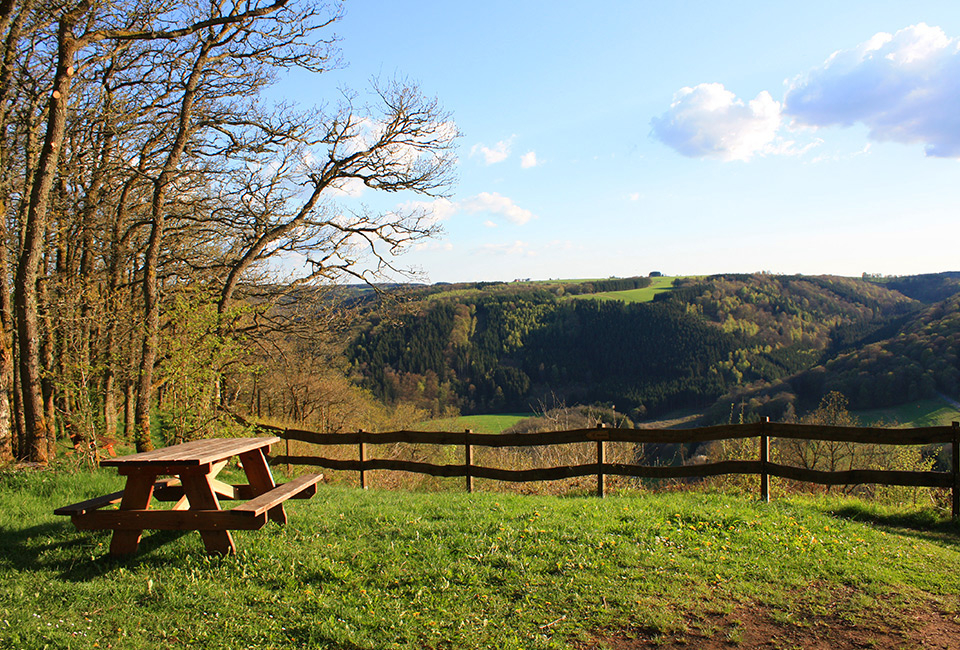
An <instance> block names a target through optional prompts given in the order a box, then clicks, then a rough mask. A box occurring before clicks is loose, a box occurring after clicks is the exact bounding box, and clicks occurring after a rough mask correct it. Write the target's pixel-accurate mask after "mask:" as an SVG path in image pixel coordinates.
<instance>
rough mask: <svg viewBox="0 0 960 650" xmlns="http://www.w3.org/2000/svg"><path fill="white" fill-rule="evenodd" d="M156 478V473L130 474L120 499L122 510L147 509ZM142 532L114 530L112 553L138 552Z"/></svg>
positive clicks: (111, 542) (134, 529) (93, 513)
mask: <svg viewBox="0 0 960 650" xmlns="http://www.w3.org/2000/svg"><path fill="white" fill-rule="evenodd" d="M156 479H157V475H156V474H154V473H144V474H135V475H131V476H128V477H127V484H126V486H125V487H124V488H123V498H122V499H121V500H120V510H146V509H147V507H149V505H150V498H151V497H152V496H153V486H154V484H155V482H156ZM95 514H99V513H97V512H92V513H90V515H95ZM103 514H107V513H103ZM142 534H143V529H142V528H131V529H128V530H114V531H113V536H112V537H111V538H110V555H130V554H132V553H136V552H137V546H139V545H140V536H141V535H142Z"/></svg>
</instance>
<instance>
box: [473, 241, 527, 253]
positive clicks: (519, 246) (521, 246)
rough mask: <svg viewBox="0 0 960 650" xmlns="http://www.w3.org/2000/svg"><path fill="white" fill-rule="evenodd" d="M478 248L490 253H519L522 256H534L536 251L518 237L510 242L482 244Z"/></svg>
mask: <svg viewBox="0 0 960 650" xmlns="http://www.w3.org/2000/svg"><path fill="white" fill-rule="evenodd" d="M480 250H481V251H483V252H484V253H490V254H492V255H513V256H517V255H519V256H523V257H536V255H537V253H536V251H532V250H530V247H529V244H527V242H522V241H520V240H519V239H518V240H517V241H515V242H513V243H512V244H484V245H483V246H481V247H480Z"/></svg>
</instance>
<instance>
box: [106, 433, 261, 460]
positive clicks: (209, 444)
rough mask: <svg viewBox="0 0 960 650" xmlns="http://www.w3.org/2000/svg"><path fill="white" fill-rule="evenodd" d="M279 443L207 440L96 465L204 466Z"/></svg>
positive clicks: (250, 439) (255, 440) (255, 439)
mask: <svg viewBox="0 0 960 650" xmlns="http://www.w3.org/2000/svg"><path fill="white" fill-rule="evenodd" d="M277 442H280V438H278V437H276V436H266V437H260V438H209V439H205V440H194V441H192V442H186V443H183V444H182V445H174V446H172V447H164V448H162V449H154V450H153V451H146V452H141V453H139V454H131V455H129V456H120V457H118V458H108V459H106V460H104V461H102V462H101V463H100V464H101V465H103V466H106V467H118V468H119V467H125V466H130V465H137V466H142V467H147V466H149V467H153V466H157V465H159V466H168V465H181V464H182V465H186V466H190V465H206V464H210V463H216V462H218V461H221V460H224V459H227V458H230V457H231V456H238V455H240V454H242V453H244V452H247V451H250V450H252V449H260V448H263V447H269V446H270V445H272V444H274V443H277Z"/></svg>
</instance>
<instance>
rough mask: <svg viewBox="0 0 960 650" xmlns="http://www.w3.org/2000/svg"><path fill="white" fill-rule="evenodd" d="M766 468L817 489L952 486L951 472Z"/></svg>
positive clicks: (774, 465)
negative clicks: (815, 484)
mask: <svg viewBox="0 0 960 650" xmlns="http://www.w3.org/2000/svg"><path fill="white" fill-rule="evenodd" d="M768 467H769V471H770V475H771V476H779V477H780V478H789V479H793V480H795V481H806V482H807V483H819V484H820V485H860V484H865V483H877V484H880V485H905V486H909V487H950V486H952V485H953V473H952V472H904V471H892V470H872V469H854V470H849V471H844V472H824V471H819V470H812V469H804V468H801V467H790V466H788V465H777V464H775V463H771V464H770V465H769V466H768Z"/></svg>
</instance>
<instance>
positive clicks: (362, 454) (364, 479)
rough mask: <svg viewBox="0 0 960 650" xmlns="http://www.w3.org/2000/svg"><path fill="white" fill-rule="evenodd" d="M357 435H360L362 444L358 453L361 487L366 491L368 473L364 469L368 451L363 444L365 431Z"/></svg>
mask: <svg viewBox="0 0 960 650" xmlns="http://www.w3.org/2000/svg"><path fill="white" fill-rule="evenodd" d="M357 433H358V434H360V443H359V444H358V445H357V451H358V452H359V456H360V487H361V488H362V489H364V490H366V489H367V473H366V471H365V470H364V469H363V463H364V460H366V459H365V454H366V449H365V448H364V444H363V429H358V430H357Z"/></svg>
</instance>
